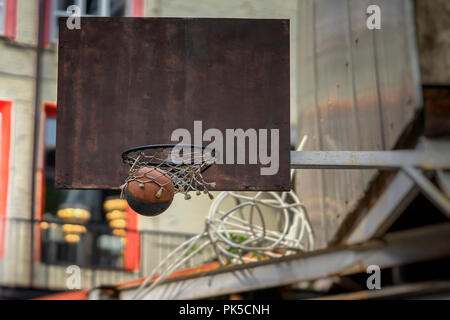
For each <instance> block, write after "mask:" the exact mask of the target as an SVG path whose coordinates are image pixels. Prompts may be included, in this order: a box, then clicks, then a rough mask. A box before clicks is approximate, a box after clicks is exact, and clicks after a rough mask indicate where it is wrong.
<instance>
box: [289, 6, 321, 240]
mask: <svg viewBox="0 0 450 320" xmlns="http://www.w3.org/2000/svg"><path fill="white" fill-rule="evenodd" d="M297 21H298V28H299V30H298V37H299V38H298V41H297V50H298V58H299V61H298V64H297V66H298V68H299V71H298V75H299V79H298V84H299V87H298V90H299V113H298V114H299V119H298V124H299V132H300V137H299V139H298V140H299V141H300V139H301V138H302V136H303V135H307V136H308V140H307V143H306V145H305V148H304V150H320V149H321V146H320V134H319V126H318V123H319V120H318V115H317V102H316V86H315V82H316V77H315V72H314V69H315V63H316V61H315V58H316V57H315V54H314V52H315V49H314V4H313V0H305V1H303V0H299V9H298V18H297ZM296 190H297V193H298V194H299V195H300V196H301V198H300V199H301V201H302V202H304V203H305V205H306V207H307V208H308V214H309V216H310V219H311V224H312V227H313V230H314V235H315V246H316V248H322V247H325V246H326V242H327V235H326V229H327V228H326V225H325V223H326V220H325V217H324V212H323V185H322V172H321V171H320V170H297V172H296Z"/></svg>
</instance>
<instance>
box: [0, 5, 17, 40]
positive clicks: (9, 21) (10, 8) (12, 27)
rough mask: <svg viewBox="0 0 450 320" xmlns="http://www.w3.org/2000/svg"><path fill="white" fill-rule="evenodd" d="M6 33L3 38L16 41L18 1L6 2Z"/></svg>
mask: <svg viewBox="0 0 450 320" xmlns="http://www.w3.org/2000/svg"><path fill="white" fill-rule="evenodd" d="M5 6H6V8H5V9H6V10H5V11H6V14H5V31H4V33H3V36H5V37H7V38H10V39H15V38H16V34H17V0H6V1H5Z"/></svg>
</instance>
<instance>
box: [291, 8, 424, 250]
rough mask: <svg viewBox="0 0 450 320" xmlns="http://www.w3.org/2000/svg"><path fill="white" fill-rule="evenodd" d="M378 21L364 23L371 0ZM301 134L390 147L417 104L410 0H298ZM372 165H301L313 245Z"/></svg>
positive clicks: (326, 237)
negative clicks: (331, 167)
mask: <svg viewBox="0 0 450 320" xmlns="http://www.w3.org/2000/svg"><path fill="white" fill-rule="evenodd" d="M372 4H375V5H378V6H379V7H380V9H381V29H380V30H369V29H368V28H367V26H366V20H367V17H368V15H367V14H366V10H367V7H368V6H369V5H372ZM298 15H299V16H298V18H297V21H298V28H299V32H298V37H299V38H298V40H297V43H298V47H297V48H298V56H299V63H298V64H297V65H298V68H300V69H299V70H298V74H299V81H298V82H299V88H298V90H299V119H298V124H299V136H300V137H301V136H303V135H308V136H309V140H308V144H307V147H306V148H305V149H306V150H336V151H339V150H341V151H342V150H381V149H392V148H394V147H395V144H396V142H397V140H398V138H399V136H400V135H401V134H402V132H403V131H404V129H405V128H406V126H407V125H408V124H409V123H410V122H411V121H412V120H413V118H414V116H415V114H416V111H417V110H418V109H419V108H421V106H422V98H421V87H420V79H419V71H418V70H419V67H418V58H417V49H416V44H415V30H414V13H413V4H412V2H411V1H409V0H384V1H383V0H317V1H313V0H303V1H302V0H300V1H299V8H298ZM375 174H376V172H374V171H368V170H365V171H363V170H317V171H314V170H300V171H298V172H297V190H298V192H299V194H300V196H301V199H302V201H304V202H305V204H306V205H307V207H308V208H309V212H310V215H311V220H312V222H313V225H314V229H315V233H316V237H317V244H318V247H324V246H325V245H326V243H328V242H329V241H330V240H331V239H332V238H333V236H334V235H335V233H336V231H337V230H338V228H339V226H340V224H341V223H342V221H343V220H344V219H345V217H346V216H347V215H348V214H349V212H351V211H352V210H353V209H354V208H355V206H356V205H357V203H358V201H359V199H360V198H361V197H362V196H363V194H364V192H365V190H366V189H367V187H368V185H369V183H370V181H371V179H372V178H373V177H374V175H375Z"/></svg>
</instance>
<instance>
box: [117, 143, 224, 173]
mask: <svg viewBox="0 0 450 320" xmlns="http://www.w3.org/2000/svg"><path fill="white" fill-rule="evenodd" d="M174 147H180V148H186V147H189V148H191V149H202V150H206V149H209V150H211V151H215V152H216V150H215V149H213V148H210V147H207V146H206V147H205V146H199V145H195V144H149V145H144V146H138V147H134V148H130V149H128V150H125V151H124V152H122V162H123V163H127V164H129V163H128V162H133V161H134V160H135V159H133V158H131V157H129V156H128V155H129V154H130V153H132V152H136V151H142V150H151V149H169V148H174ZM149 164H150V165H154V166H161V167H169V166H173V165H175V163H174V162H167V161H155V162H151V163H149ZM189 164H190V163H183V164H181V165H182V166H183V165H189ZM212 165H213V164H212V163H210V164H208V165H207V166H206V167H205V168H203V170H202V172H204V171H206V170H207V169H209V167H211V166H212Z"/></svg>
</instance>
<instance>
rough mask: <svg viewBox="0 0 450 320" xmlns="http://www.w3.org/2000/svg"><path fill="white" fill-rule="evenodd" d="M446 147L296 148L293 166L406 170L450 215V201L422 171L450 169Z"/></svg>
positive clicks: (435, 203) (425, 193)
mask: <svg viewBox="0 0 450 320" xmlns="http://www.w3.org/2000/svg"><path fill="white" fill-rule="evenodd" d="M440 143H441V144H442V142H440ZM446 146H448V144H445V145H444V147H445V149H440V150H437V149H428V150H393V151H299V152H296V151H292V152H291V168H294V169H379V170H402V171H403V172H404V173H406V174H407V175H408V177H409V178H411V179H412V180H413V181H414V183H415V184H417V186H418V187H419V188H420V189H421V191H422V192H423V193H424V195H425V196H426V197H427V198H428V199H429V200H430V201H431V202H432V203H433V204H434V205H435V206H436V207H437V208H439V210H441V211H442V212H443V213H444V214H445V215H446V216H448V217H450V200H449V199H448V197H447V196H446V194H444V193H443V192H441V191H440V190H439V189H438V188H437V187H435V186H434V185H433V184H432V183H431V182H430V181H429V180H428V179H427V178H426V177H425V176H424V175H423V173H422V172H421V171H420V170H419V169H423V170H432V171H440V170H448V169H450V152H449V151H448V150H449V149H450V148H447V147H446ZM405 196H406V195H405Z"/></svg>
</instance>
